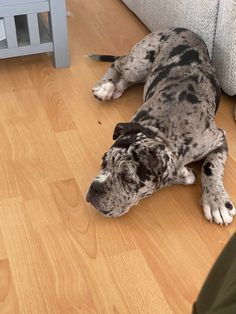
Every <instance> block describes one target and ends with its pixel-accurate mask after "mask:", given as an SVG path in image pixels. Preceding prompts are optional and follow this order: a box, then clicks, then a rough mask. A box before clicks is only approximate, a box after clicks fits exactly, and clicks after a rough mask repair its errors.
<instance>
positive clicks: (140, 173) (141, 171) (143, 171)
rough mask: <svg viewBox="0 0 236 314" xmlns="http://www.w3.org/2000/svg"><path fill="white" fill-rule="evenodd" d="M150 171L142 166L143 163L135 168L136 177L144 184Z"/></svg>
mask: <svg viewBox="0 0 236 314" xmlns="http://www.w3.org/2000/svg"><path fill="white" fill-rule="evenodd" d="M150 175H151V173H150V171H149V170H148V169H147V167H146V166H145V165H144V163H142V162H140V163H139V165H138V168H137V176H138V177H139V179H140V181H142V182H145V181H146V180H149V178H150Z"/></svg>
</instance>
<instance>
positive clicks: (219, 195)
mask: <svg viewBox="0 0 236 314" xmlns="http://www.w3.org/2000/svg"><path fill="white" fill-rule="evenodd" d="M202 206H203V211H204V215H205V217H206V219H207V220H209V221H210V222H212V221H214V222H215V223H217V224H219V225H223V224H225V225H228V224H230V223H231V222H232V221H233V216H234V215H235V213H236V210H235V207H234V205H233V203H232V201H231V200H230V198H229V196H228V194H227V193H226V192H225V191H224V190H222V191H214V192H213V191H209V192H208V193H207V192H204V194H203V197H202Z"/></svg>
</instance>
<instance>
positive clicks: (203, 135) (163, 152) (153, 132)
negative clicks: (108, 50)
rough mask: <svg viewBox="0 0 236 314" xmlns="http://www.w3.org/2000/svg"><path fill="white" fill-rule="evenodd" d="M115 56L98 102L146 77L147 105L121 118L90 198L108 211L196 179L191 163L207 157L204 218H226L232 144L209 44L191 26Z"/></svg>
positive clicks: (98, 89) (229, 216)
mask: <svg viewBox="0 0 236 314" xmlns="http://www.w3.org/2000/svg"><path fill="white" fill-rule="evenodd" d="M93 58H95V59H99V60H104V61H113V63H112V65H111V67H110V69H109V70H108V71H107V73H106V74H105V75H104V77H103V78H102V79H101V81H99V82H98V84H97V85H96V86H95V87H94V88H93V94H94V96H95V97H96V98H98V99H99V100H103V101H104V100H110V99H116V98H119V97H120V96H121V95H122V94H123V92H124V91H125V90H126V89H127V88H128V87H129V86H130V85H133V84H135V83H140V82H144V83H145V85H144V94H143V105H142V106H141V107H140V109H139V110H138V111H137V112H136V114H135V115H134V116H133V118H132V120H131V121H130V122H128V123H118V124H117V126H116V127H115V130H114V135H113V139H114V141H115V142H114V144H113V145H112V146H111V148H110V149H109V150H108V152H106V153H105V155H104V156H103V162H102V165H101V169H100V172H99V174H98V175H97V176H96V177H95V178H94V180H93V181H92V183H91V185H90V187H89V190H88V192H87V195H86V199H87V201H88V202H90V203H91V204H92V205H93V206H94V207H95V208H96V209H97V210H99V211H100V212H102V213H103V214H104V215H105V216H108V217H117V216H121V215H123V214H125V213H127V212H128V210H129V208H130V207H131V206H133V205H135V204H137V202H138V201H139V200H140V199H142V198H144V197H146V196H148V195H150V194H152V193H153V192H155V191H157V190H159V189H160V188H162V187H166V186H170V185H172V184H186V185H187V184H193V183H194V182H195V179H196V178H195V174H194V172H193V170H192V169H190V168H189V167H188V165H189V164H190V163H192V162H195V161H199V160H204V161H203V165H202V171H201V181H202V191H203V195H202V206H203V211H204V215H205V217H206V219H208V220H209V221H211V222H212V221H214V222H215V223H217V224H220V225H222V224H226V225H227V224H229V223H231V222H232V220H233V216H234V215H235V212H236V210H235V208H234V206H233V203H232V201H231V200H230V198H229V195H228V194H227V192H226V191H225V188H224V185H223V172H224V165H225V162H226V158H227V151H228V148H227V142H226V138H225V134H224V131H222V130H221V129H219V128H218V127H217V126H216V123H215V121H214V117H215V113H216V111H217V108H218V105H219V101H220V87H219V83H218V81H217V78H216V75H215V70H214V68H213V67H212V64H211V61H210V58H209V55H208V51H207V48H206V45H205V44H204V42H203V41H202V40H201V39H200V38H199V37H198V36H197V35H196V34H195V33H193V32H192V31H189V30H187V29H184V28H171V29H167V30H165V31H159V32H153V33H151V34H149V35H148V36H146V37H145V38H144V39H143V40H141V41H140V42H139V43H137V44H136V45H135V46H134V48H133V49H132V50H131V51H130V52H129V53H128V54H127V55H125V56H121V57H113V56H99V55H95V56H94V55H93Z"/></svg>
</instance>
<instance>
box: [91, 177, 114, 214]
mask: <svg viewBox="0 0 236 314" xmlns="http://www.w3.org/2000/svg"><path fill="white" fill-rule="evenodd" d="M104 193H105V184H104V182H100V181H98V180H94V181H93V182H92V183H91V185H90V187H89V190H88V192H87V195H86V201H87V202H88V203H91V204H92V205H93V207H95V208H96V209H97V210H99V211H100V212H102V213H103V214H105V215H106V214H108V213H109V211H105V210H104V209H101V208H100V206H99V199H100V198H101V197H102V196H103V194H104Z"/></svg>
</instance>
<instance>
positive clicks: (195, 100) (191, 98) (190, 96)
mask: <svg viewBox="0 0 236 314" xmlns="http://www.w3.org/2000/svg"><path fill="white" fill-rule="evenodd" d="M186 99H187V101H188V102H191V104H197V103H199V99H198V98H197V96H196V95H194V94H190V93H188V94H187V96H186Z"/></svg>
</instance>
